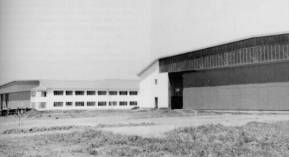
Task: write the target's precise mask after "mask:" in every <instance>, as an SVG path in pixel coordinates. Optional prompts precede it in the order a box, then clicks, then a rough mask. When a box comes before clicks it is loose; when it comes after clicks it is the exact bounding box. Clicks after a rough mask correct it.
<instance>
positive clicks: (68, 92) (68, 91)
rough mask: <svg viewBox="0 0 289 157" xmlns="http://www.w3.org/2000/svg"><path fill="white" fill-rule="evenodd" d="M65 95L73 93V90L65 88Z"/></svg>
mask: <svg viewBox="0 0 289 157" xmlns="http://www.w3.org/2000/svg"><path fill="white" fill-rule="evenodd" d="M65 95H73V91H72V90H67V91H65Z"/></svg>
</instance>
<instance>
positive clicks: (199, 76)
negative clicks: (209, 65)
mask: <svg viewBox="0 0 289 157" xmlns="http://www.w3.org/2000/svg"><path fill="white" fill-rule="evenodd" d="M288 67H289V62H281V63H275V64H264V65H258V66H244V67H238V68H224V69H218V70H206V71H195V72H189V73H185V74H184V75H183V78H184V89H183V93H184V94H183V102H184V104H183V106H184V108H188V109H212V110H219V109H221V110H289V68H288Z"/></svg>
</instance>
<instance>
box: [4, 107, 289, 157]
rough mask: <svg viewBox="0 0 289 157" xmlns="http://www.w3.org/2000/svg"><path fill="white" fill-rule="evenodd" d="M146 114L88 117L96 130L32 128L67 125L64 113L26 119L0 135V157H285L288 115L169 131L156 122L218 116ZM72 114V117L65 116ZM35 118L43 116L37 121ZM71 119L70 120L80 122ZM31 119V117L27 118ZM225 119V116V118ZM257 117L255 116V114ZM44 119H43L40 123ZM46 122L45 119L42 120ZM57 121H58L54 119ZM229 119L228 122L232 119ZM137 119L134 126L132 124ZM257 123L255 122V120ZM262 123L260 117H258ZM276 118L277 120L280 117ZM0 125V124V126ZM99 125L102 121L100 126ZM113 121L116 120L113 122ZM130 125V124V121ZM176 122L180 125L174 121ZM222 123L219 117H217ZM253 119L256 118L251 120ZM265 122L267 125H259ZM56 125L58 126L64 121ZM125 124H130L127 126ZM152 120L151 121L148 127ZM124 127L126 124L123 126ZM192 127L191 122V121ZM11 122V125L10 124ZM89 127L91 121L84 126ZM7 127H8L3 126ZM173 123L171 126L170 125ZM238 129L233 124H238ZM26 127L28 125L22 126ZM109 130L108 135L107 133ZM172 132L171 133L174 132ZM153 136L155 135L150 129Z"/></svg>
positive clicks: (287, 152)
mask: <svg viewBox="0 0 289 157" xmlns="http://www.w3.org/2000/svg"><path fill="white" fill-rule="evenodd" d="M151 112H155V111H148V112H147V114H143V113H141V114H140V113H131V112H129V113H127V112H121V113H119V112H107V113H105V112H104V113H102V114H97V115H94V114H95V113H91V115H90V116H89V117H91V118H92V119H94V120H95V122H99V121H100V123H96V124H95V125H64V124H63V125H60V124H59V126H49V125H48V126H41V125H39V126H38V127H35V126H34V127H31V126H33V125H30V123H29V122H30V121H32V122H35V121H34V120H35V117H36V116H37V117H38V118H37V119H38V120H39V121H42V123H44V122H45V121H49V120H50V118H52V119H54V120H55V121H57V120H59V119H62V120H63V121H65V120H66V121H69V120H71V119H70V118H71V117H67V113H62V114H61V113H49V115H50V116H47V115H48V113H41V114H39V113H36V115H33V116H31V114H30V115H26V119H25V120H23V121H25V122H26V123H24V122H23V124H22V125H23V126H22V127H14V128H13V127H11V128H6V129H2V131H0V156H1V157H2V156H3V157H6V156H7V157H22V156H23V157H51V156H53V157H57V156H63V157H69V156H75V157H76V156H77V157H86V156H88V157H90V156H99V157H102V156H111V157H118V156H137V157H147V156H152V157H160V156H164V157H175V156H180V157H189V156H193V157H288V156H289V121H286V120H285V119H286V117H288V115H282V116H281V117H283V116H284V117H285V118H284V117H283V118H284V119H282V120H285V121H277V120H276V121H273V122H269V121H268V122H267V119H266V118H265V117H267V118H272V117H278V116H280V115H262V116H261V117H262V118H263V119H257V120H258V121H259V122H248V123H247V122H246V123H247V124H245V125H243V124H241V123H238V124H241V125H232V124H231V123H230V125H227V124H226V123H224V124H220V123H215V124H206V123H204V124H200V125H195V126H193V125H191V123H188V124H186V125H183V126H182V125H175V126H178V127H171V128H170V129H167V128H168V127H166V125H164V123H162V120H160V121H157V120H158V119H159V118H160V119H162V118H173V119H174V121H171V122H170V123H168V124H171V123H172V122H176V123H180V121H182V120H187V119H186V118H189V119H192V120H193V119H198V118H201V119H210V118H214V119H217V118H218V117H222V116H223V115H220V114H210V115H208V114H207V113H206V114H205V115H198V116H196V115H193V114H188V113H184V114H181V113H173V112H171V113H162V112H158V113H157V114H156V115H158V114H159V115H160V116H158V117H154V118H155V119H154V118H150V117H148V116H147V115H149V114H152V113H151ZM69 114H70V113H69ZM39 115H41V116H40V117H39ZM80 115H81V114H79V115H74V116H76V117H74V118H73V119H74V120H77V119H78V118H83V117H82V116H80ZM116 115H121V117H125V115H126V116H127V117H125V118H124V119H120V120H119V121H116V122H115V123H111V121H105V120H102V119H101V118H100V117H105V118H109V117H114V116H116ZM29 116H30V117H29ZM227 116H228V115H227ZM231 116H232V117H235V118H236V119H238V118H239V119H240V120H242V118H243V120H244V117H243V116H249V117H250V116H252V115H231ZM255 116H256V115H255ZM41 117H42V118H41ZM43 117H49V118H43ZM55 117H58V118H57V119H55ZM232 117H231V118H232ZM131 118H133V119H135V120H134V121H132V120H130V119H131ZM255 118H256V117H255ZM259 118H260V117H259ZM279 119H280V117H279ZM1 120H2V121H1ZM1 120H0V122H3V123H2V125H1V126H2V127H3V126H6V125H8V124H11V125H15V124H16V123H17V122H16V119H14V121H13V117H6V118H2V119H1ZM101 120H102V121H101ZM113 120H115V119H113ZM129 120H130V121H129ZM178 120H179V121H178ZM221 120H222V118H221ZM253 120H254V119H253ZM261 120H264V121H265V122H261ZM63 121H59V122H63ZM127 121H128V122H127ZM152 121H153V122H152ZM125 122H126V123H125ZM193 122H194V121H193ZM14 123H15V124H14ZM88 123H91V122H88ZM4 124H6V125H4ZM172 124H174V123H172ZM236 124H237V123H236ZM25 125H26V126H25ZM138 127H140V128H162V127H164V128H166V129H167V130H166V131H164V132H163V133H162V136H142V134H141V133H140V134H138V132H135V134H136V135H133V134H123V133H121V132H115V131H113V130H117V129H119V128H126V130H129V129H130V130H134V129H135V128H138ZM105 128H106V129H108V130H106V129H105ZM172 128H173V129H172ZM153 131H154V130H153Z"/></svg>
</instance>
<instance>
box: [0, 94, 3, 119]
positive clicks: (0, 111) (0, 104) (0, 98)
mask: <svg viewBox="0 0 289 157" xmlns="http://www.w3.org/2000/svg"><path fill="white" fill-rule="evenodd" d="M2 114H3V94H0V115H1V116H2Z"/></svg>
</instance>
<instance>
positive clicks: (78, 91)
mask: <svg viewBox="0 0 289 157" xmlns="http://www.w3.org/2000/svg"><path fill="white" fill-rule="evenodd" d="M75 95H84V91H82V90H77V91H75Z"/></svg>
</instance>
